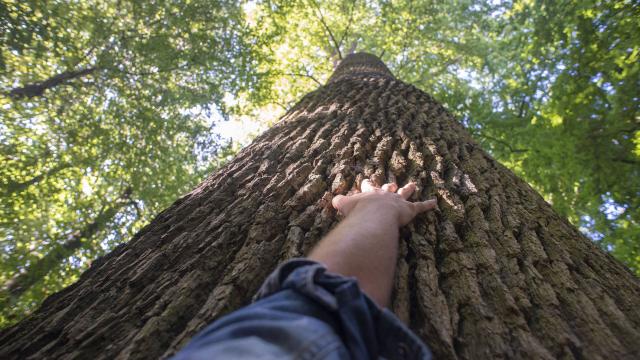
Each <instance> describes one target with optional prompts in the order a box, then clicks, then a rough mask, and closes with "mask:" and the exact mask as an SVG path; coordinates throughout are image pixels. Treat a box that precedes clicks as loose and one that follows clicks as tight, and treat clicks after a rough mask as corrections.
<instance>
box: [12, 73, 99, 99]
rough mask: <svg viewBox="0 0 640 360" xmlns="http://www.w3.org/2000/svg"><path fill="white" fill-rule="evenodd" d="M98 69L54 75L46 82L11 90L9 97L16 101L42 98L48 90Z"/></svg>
mask: <svg viewBox="0 0 640 360" xmlns="http://www.w3.org/2000/svg"><path fill="white" fill-rule="evenodd" d="M97 69H98V68H96V67H89V68H86V69H80V70H69V71H65V72H62V73H60V74H57V75H54V76H52V77H50V78H48V79H47V80H44V81H40V82H36V83H32V84H27V85H25V86H21V87H17V88H13V89H11V91H9V96H10V97H12V98H14V99H22V98H25V97H27V98H32V97H36V96H42V95H44V92H45V91H46V90H48V89H51V88H54V87H56V86H58V85H60V84H63V83H65V82H67V81H69V80H73V79H77V78H80V77H83V76H87V75H89V74H91V73H93V72H94V71H96V70H97Z"/></svg>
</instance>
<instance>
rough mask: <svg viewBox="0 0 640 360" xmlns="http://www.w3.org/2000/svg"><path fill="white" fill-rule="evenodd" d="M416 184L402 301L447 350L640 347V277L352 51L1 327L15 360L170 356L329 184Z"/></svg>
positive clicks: (308, 226) (519, 352)
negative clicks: (283, 110) (272, 119)
mask: <svg viewBox="0 0 640 360" xmlns="http://www.w3.org/2000/svg"><path fill="white" fill-rule="evenodd" d="M364 178H370V179H372V180H373V181H376V182H379V183H380V182H383V181H395V182H397V183H399V184H401V185H402V184H404V183H406V182H408V181H414V182H416V183H417V184H418V185H419V189H418V191H417V192H416V194H415V195H414V198H415V200H417V199H427V198H429V197H432V196H437V198H438V203H439V207H440V211H439V212H435V213H429V214H426V215H423V216H419V217H418V218H416V219H415V220H414V222H413V223H412V224H411V225H409V226H408V227H406V228H404V229H403V231H401V246H400V248H401V255H400V258H399V259H398V262H399V266H398V271H397V274H396V282H395V290H394V296H393V310H394V311H395V312H396V314H397V315H398V316H399V317H400V318H401V319H403V320H404V321H406V322H407V323H408V324H409V326H410V327H411V328H412V329H413V330H414V331H415V332H416V333H417V334H418V335H419V336H420V337H421V338H422V339H423V340H424V341H425V342H426V343H427V344H428V345H429V346H430V347H431V349H432V350H433V352H434V354H435V355H436V357H437V358H443V359H454V358H496V357H502V358H505V357H506V358H513V357H517V358H535V359H552V358H629V359H631V358H637V357H638V356H640V330H639V329H640V282H639V281H638V279H637V278H636V277H634V275H633V274H632V273H631V272H630V271H629V270H628V269H626V268H625V267H624V266H623V265H621V264H620V263H618V262H617V261H616V260H614V259H613V258H612V257H611V256H610V255H608V254H606V253H604V252H603V251H602V250H601V249H600V248H598V247H597V246H596V245H594V244H593V243H592V242H591V241H590V240H589V239H587V238H586V237H585V236H584V235H582V234H581V233H580V232H579V231H578V230H577V229H576V228H575V227H573V226H572V225H571V224H569V222H568V221H567V220H566V219H564V218H563V217H561V216H559V215H558V214H556V213H555V212H554V211H553V210H552V208H551V206H550V205H549V204H548V203H546V202H545V201H544V200H543V199H542V197H540V196H539V195H538V194H537V193H536V192H535V191H534V190H533V189H532V188H531V187H530V186H529V185H528V184H527V183H525V182H524V181H522V180H520V179H519V178H518V177H516V176H515V175H514V174H513V173H512V172H511V171H510V170H508V169H507V168H505V167H504V166H502V165H500V164H499V163H498V162H496V161H495V160H494V159H493V158H491V157H490V156H489V155H487V153H485V152H484V151H483V150H482V149H480V147H479V146H478V145H477V144H476V143H475V142H474V141H473V140H472V139H471V137H470V135H469V134H468V132H467V131H466V130H465V128H464V127H463V126H462V125H461V124H460V123H459V122H457V121H456V120H455V119H454V118H453V116H452V115H450V113H449V112H447V111H446V110H445V109H444V107H442V106H441V105H440V104H438V103H437V102H436V101H435V100H434V99H433V98H432V97H430V96H429V95H427V94H425V93H424V92H422V91H420V90H418V89H417V88H415V87H413V86H411V85H408V84H406V83H403V82H402V81H399V80H397V79H395V78H394V76H393V75H392V74H391V73H390V72H389V71H388V69H387V68H386V67H385V65H384V64H383V63H382V62H381V61H380V60H379V59H378V58H376V57H374V56H372V55H368V54H354V55H350V56H348V57H346V58H345V59H344V60H343V61H342V62H341V63H340V65H339V66H338V68H337V69H336V71H335V72H334V74H333V76H332V77H331V78H330V79H329V81H328V83H327V84H326V85H325V86H322V87H320V88H319V89H318V90H316V91H313V92H312V93H310V94H308V95H307V96H305V97H304V98H303V99H302V100H301V101H300V102H299V103H298V104H297V105H295V106H294V107H293V108H292V109H291V110H290V111H289V112H288V113H287V114H286V115H285V116H284V117H283V118H282V120H281V121H280V122H279V123H278V124H276V125H275V126H274V127H272V128H271V129H269V130H268V131H266V132H265V133H264V134H262V135H261V136H259V137H258V138H256V139H255V141H254V142H253V143H252V144H251V145H250V146H248V147H246V148H245V149H243V150H242V151H241V152H240V154H239V155H238V156H237V157H236V158H235V159H234V160H233V161H231V162H230V163H229V164H227V165H226V166H225V167H224V168H222V169H221V170H220V171H217V172H216V173H214V174H212V175H211V176H210V177H209V178H208V179H206V180H205V181H204V182H203V183H202V184H200V185H199V186H198V187H197V188H196V189H194V190H193V191H192V192H190V193H189V194H187V195H185V196H184V197H182V198H181V199H179V200H178V201H176V202H175V203H174V204H173V205H172V206H171V207H169V208H168V209H166V210H165V211H163V212H162V213H161V214H159V215H158V216H157V217H156V218H155V220H153V221H152V222H151V223H150V224H149V225H148V226H146V227H145V228H144V229H143V230H142V231H140V232H139V233H138V234H136V235H135V236H134V238H133V239H132V240H131V241H130V242H129V243H127V244H125V245H121V246H119V247H118V248H116V249H115V250H114V251H113V252H111V253H110V254H108V255H106V256H104V257H103V258H101V259H99V260H97V261H95V262H94V263H93V264H92V266H91V268H90V269H89V270H87V271H86V272H85V273H84V274H83V275H82V276H81V278H80V280H79V281H78V282H77V283H75V284H74V285H72V286H70V287H68V288H66V289H65V290H63V291H61V292H59V293H57V294H55V295H53V296H51V297H49V298H48V299H47V300H46V301H45V302H44V304H43V305H42V307H41V308H40V309H39V310H38V311H36V312H35V313H34V314H33V315H31V316H30V317H29V318H27V319H26V320H24V321H22V322H20V323H19V324H17V325H15V326H13V327H11V328H8V329H6V330H4V331H3V332H2V334H1V335H0V343H1V344H2V348H1V349H0V357H2V358H18V357H20V358H77V357H82V358H91V357H96V358H125V357H130V358H150V357H158V356H162V355H169V354H171V353H173V352H175V351H176V350H177V349H179V348H180V347H181V346H183V345H184V344H185V343H186V342H187V341H189V338H190V337H191V336H192V335H193V334H194V333H195V332H197V331H198V330H199V329H201V328H202V327H203V326H205V325H206V324H207V323H209V322H210V321H212V320H214V319H216V318H218V317H220V316H221V315H224V314H226V313H228V312H230V311H232V310H234V309H236V308H238V307H240V306H242V305H244V304H247V303H248V302H249V300H250V298H251V296H252V295H253V293H254V292H255V290H256V289H257V287H258V286H259V285H260V283H261V281H262V280H263V279H264V277H265V275H266V274H267V273H268V272H269V271H271V270H272V269H273V268H274V267H275V266H276V265H277V264H278V263H279V262H280V261H282V260H284V259H287V258H290V257H294V256H303V255H304V254H305V253H307V252H308V250H309V249H310V248H311V247H312V246H313V245H314V244H315V243H316V242H317V241H318V240H319V239H320V238H321V237H322V236H323V235H324V234H326V233H327V232H328V231H329V230H330V229H331V228H332V227H333V226H334V225H335V224H336V223H337V221H338V219H337V218H336V213H335V211H334V210H333V209H332V208H331V205H330V204H331V198H332V197H333V196H335V195H337V194H344V193H346V192H347V191H349V190H350V189H354V188H357V187H358V186H359V183H360V182H361V180H362V179H364Z"/></svg>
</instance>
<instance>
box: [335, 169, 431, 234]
mask: <svg viewBox="0 0 640 360" xmlns="http://www.w3.org/2000/svg"><path fill="white" fill-rule="evenodd" d="M360 188H361V189H362V192H360V193H356V194H353V195H347V196H345V195H338V196H336V197H334V198H333V200H332V201H331V203H332V204H333V207H334V208H335V209H336V210H338V211H339V212H340V213H341V214H343V215H345V216H348V215H349V214H351V213H362V214H363V215H364V216H369V217H371V219H370V220H371V221H375V220H376V219H375V217H376V216H384V217H390V218H392V219H394V220H395V221H397V223H398V226H403V225H406V224H408V223H409V222H411V220H412V219H413V218H414V217H415V216H416V215H417V214H419V213H421V212H425V211H429V210H433V209H435V208H437V207H438V203H437V200H436V199H431V200H427V201H418V202H409V201H407V200H408V199H409V197H410V196H411V194H413V192H414V191H415V190H416V184H414V183H409V184H407V185H405V186H403V187H402V188H400V189H398V185H396V184H395V183H389V184H384V185H382V187H377V186H375V185H374V184H373V183H372V182H371V181H370V180H364V181H362V184H361V185H360ZM396 191H397V192H396Z"/></svg>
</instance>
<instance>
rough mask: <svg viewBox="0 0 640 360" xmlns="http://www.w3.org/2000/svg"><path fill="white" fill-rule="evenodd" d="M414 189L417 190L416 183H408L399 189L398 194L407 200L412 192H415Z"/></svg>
mask: <svg viewBox="0 0 640 360" xmlns="http://www.w3.org/2000/svg"><path fill="white" fill-rule="evenodd" d="M414 191H416V184H414V183H408V184H407V185H405V186H403V187H401V188H400V190H398V194H400V196H402V198H403V199H405V200H407V199H409V198H410V197H411V194H413V192H414Z"/></svg>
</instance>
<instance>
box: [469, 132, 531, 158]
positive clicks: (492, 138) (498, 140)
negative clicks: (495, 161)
mask: <svg viewBox="0 0 640 360" xmlns="http://www.w3.org/2000/svg"><path fill="white" fill-rule="evenodd" d="M473 135H475V136H478V137H481V138H484V139H487V140H491V141H494V142H497V143H498V144H500V145H502V146H504V147H507V148H508V149H509V151H511V152H512V153H525V152H528V151H529V149H517V148H514V147H513V146H511V144H509V143H508V142H506V141H504V140H501V139H498V138H495V137H493V136H489V135H484V134H480V133H477V132H476V133H473Z"/></svg>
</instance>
